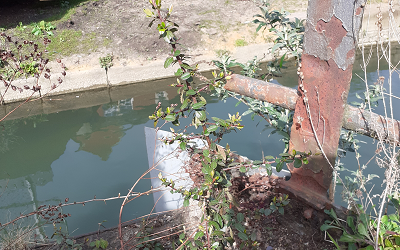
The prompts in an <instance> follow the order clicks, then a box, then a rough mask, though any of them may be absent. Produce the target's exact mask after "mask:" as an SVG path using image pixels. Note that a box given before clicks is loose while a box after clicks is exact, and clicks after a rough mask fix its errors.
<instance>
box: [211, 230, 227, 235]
mask: <svg viewBox="0 0 400 250" xmlns="http://www.w3.org/2000/svg"><path fill="white" fill-rule="evenodd" d="M222 235H224V232H222V231H220V230H215V231H214V232H212V234H211V236H222Z"/></svg>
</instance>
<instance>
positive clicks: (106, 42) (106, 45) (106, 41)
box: [103, 37, 112, 48]
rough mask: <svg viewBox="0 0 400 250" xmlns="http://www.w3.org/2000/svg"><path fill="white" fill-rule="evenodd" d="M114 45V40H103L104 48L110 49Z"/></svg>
mask: <svg viewBox="0 0 400 250" xmlns="http://www.w3.org/2000/svg"><path fill="white" fill-rule="evenodd" d="M111 43H112V39H111V38H108V37H106V38H103V47H106V48H108V47H109V46H110V44H111Z"/></svg>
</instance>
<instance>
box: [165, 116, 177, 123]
mask: <svg viewBox="0 0 400 250" xmlns="http://www.w3.org/2000/svg"><path fill="white" fill-rule="evenodd" d="M175 119H176V118H175V116H174V115H167V116H166V117H165V120H167V121H169V122H172V121H175Z"/></svg>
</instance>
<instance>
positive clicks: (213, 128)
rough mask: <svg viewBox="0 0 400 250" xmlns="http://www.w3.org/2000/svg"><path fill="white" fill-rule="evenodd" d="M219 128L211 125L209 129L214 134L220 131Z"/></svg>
mask: <svg viewBox="0 0 400 250" xmlns="http://www.w3.org/2000/svg"><path fill="white" fill-rule="evenodd" d="M218 128H219V127H218V126H217V125H211V126H210V127H208V128H207V130H208V132H214V131H216V130H217V129H218Z"/></svg>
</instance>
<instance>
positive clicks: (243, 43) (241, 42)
mask: <svg viewBox="0 0 400 250" xmlns="http://www.w3.org/2000/svg"><path fill="white" fill-rule="evenodd" d="M247 45H248V43H247V42H246V40H244V39H237V40H236V41H235V46H236V47H243V46H247Z"/></svg>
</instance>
